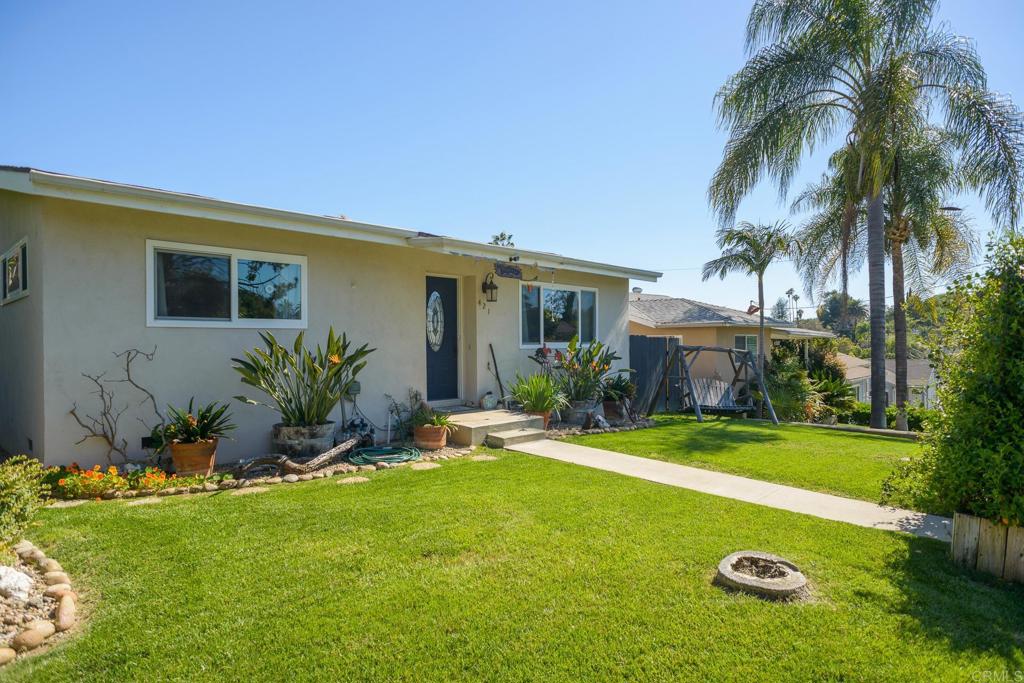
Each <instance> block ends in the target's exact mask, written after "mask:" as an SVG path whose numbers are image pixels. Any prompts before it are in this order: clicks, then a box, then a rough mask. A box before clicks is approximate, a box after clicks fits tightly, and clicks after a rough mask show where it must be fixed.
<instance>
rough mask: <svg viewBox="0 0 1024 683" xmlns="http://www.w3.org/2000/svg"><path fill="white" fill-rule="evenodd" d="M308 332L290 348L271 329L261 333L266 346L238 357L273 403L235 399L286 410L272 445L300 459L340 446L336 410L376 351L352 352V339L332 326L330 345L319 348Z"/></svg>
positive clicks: (241, 369) (242, 370)
mask: <svg viewBox="0 0 1024 683" xmlns="http://www.w3.org/2000/svg"><path fill="white" fill-rule="evenodd" d="M303 334H304V333H303V332H300V333H299V334H298V336H297V337H296V338H295V343H294V344H293V345H292V348H291V349H290V350H289V349H288V348H286V347H284V346H282V345H281V344H280V343H278V341H277V339H275V338H274V335H272V334H271V333H270V332H260V338H261V339H262V340H263V343H264V345H265V346H266V348H265V349H264V348H259V347H257V348H255V349H253V350H252V351H246V352H245V359H241V358H232V360H233V361H234V362H235V365H234V366H233V367H234V369H235V370H236V371H237V372H238V373H239V374H240V375H241V376H242V383H243V384H248V385H249V386H251V387H255V388H256V389H259V390H260V391H262V392H263V393H265V394H266V395H267V396H269V397H270V399H271V401H272V404H267V403H262V402H260V401H254V400H252V399H249V398H246V397H245V396H236V397H235V398H236V399H238V400H239V401H242V402H243V403H247V404H250V405H261V406H265V407H268V408H271V409H273V410H276V411H277V412H278V413H280V415H281V422H279V423H278V424H276V425H274V429H273V436H272V439H271V443H272V445H273V448H274V451H275V452H276V453H281V454H283V455H287V456H289V457H294V458H311V457H314V456H317V455H319V454H321V453H323V452H324V451H327V450H330V449H331V447H333V446H334V422H333V421H331V420H330V419H329V418H330V415H331V412H332V411H333V410H334V408H335V407H336V406H337V405H338V403H339V402H340V401H341V399H342V398H343V397H345V396H348V395H349V390H350V389H351V387H352V384H353V382H355V378H356V375H358V374H359V372H360V371H361V370H362V369H363V368H364V367H366V361H365V360H364V359H365V358H366V356H368V355H369V354H370V353H373V351H375V349H371V348H368V347H367V345H366V344H363V345H362V346H360V347H359V348H357V349H354V350H352V351H350V350H349V349H350V347H351V343H350V342H349V340H348V338H347V337H346V336H345V335H344V334H342V335H341V337H337V336H335V334H334V328H333V327H332V328H331V330H330V332H329V333H328V334H327V346H326V347H325V348H321V347H320V346H319V345H317V347H316V351H315V352H313V351H310V350H309V349H307V348H305V347H304V346H303V345H302V341H303Z"/></svg>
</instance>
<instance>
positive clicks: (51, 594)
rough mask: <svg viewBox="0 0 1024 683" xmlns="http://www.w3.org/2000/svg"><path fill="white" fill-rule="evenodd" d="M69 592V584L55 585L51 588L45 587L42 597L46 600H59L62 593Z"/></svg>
mask: <svg viewBox="0 0 1024 683" xmlns="http://www.w3.org/2000/svg"><path fill="white" fill-rule="evenodd" d="M69 590H71V584H70V583H55V584H53V585H52V586H47V587H46V590H45V591H43V595H45V596H46V597H48V598H59V597H60V594H61V593H62V592H63V591H69Z"/></svg>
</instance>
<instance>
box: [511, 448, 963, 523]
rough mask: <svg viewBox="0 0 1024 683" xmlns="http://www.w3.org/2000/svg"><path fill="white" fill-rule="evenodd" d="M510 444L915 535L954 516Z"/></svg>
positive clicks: (633, 459) (585, 451)
mask: <svg viewBox="0 0 1024 683" xmlns="http://www.w3.org/2000/svg"><path fill="white" fill-rule="evenodd" d="M507 448H508V449H509V450H512V451H519V452H520V453H529V454H530V455H539V456H542V457H545V458H551V459H553V460H561V461H562V462H571V463H573V464H576V465H584V466H586V467H594V468H596V469H599V470H607V471H608V472H617V473H619V474H625V475H627V476H630V477H637V478H638V479H647V480H648V481H654V482H658V483H659V484H668V485H669V486H678V487H680V488H684V489H692V490H694V491H700V492H701V493H710V494H711V495H714V496H722V497H723V498H732V499H734V500H742V501H745V502H747V503H756V504H757V505H765V506H767V507H772V508H778V509H780V510H789V511H790V512H799V513H802V514H805V515H813V516H815V517H821V518H823V519H831V520H835V521H837V522H847V523H849V524H856V525H858V526H866V527H871V528H873V529H886V530H888V531H905V532H907V533H911V534H915V535H917V536H924V537H926V538H935V539H938V540H940V541H946V542H949V540H950V538H951V537H952V529H953V520H951V519H949V518H947V517H939V516H938V515H926V514H924V513H922V512H912V511H910V510H900V509H897V508H888V507H882V506H881V505H875V504H874V503H869V502H867V501H863V500H854V499H852V498H842V497H840V496H830V495H828V494H827V493H815V492H814V491H807V490H805V489H798V488H794V487H792V486H783V485H781V484H772V483H769V482H766V481H759V480H757V479H747V478H746V477H737V476H736V475H733V474H723V473H722V472H712V471H710V470H702V469H698V468H696V467H687V466H686V465H676V464H674V463H670V462H662V461H661V460H651V459H650V458H639V457H637V456H635V455H626V454H624V453H613V452H612V451H605V450H602V449H599V448H590V447H589V446H578V445H576V444H571V443H565V442H563V441H551V440H549V439H544V440H541V441H529V442H526V443H520V444H515V445H512V446H507Z"/></svg>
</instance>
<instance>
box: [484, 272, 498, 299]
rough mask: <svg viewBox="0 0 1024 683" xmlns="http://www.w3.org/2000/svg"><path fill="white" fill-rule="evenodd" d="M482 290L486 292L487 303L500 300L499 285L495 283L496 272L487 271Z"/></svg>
mask: <svg viewBox="0 0 1024 683" xmlns="http://www.w3.org/2000/svg"><path fill="white" fill-rule="evenodd" d="M480 290H481V291H482V292H483V293H484V296H485V297H486V299H487V303H494V302H495V301H497V300H498V285H496V284H494V273H487V275H486V276H484V283H483V284H482V285H480Z"/></svg>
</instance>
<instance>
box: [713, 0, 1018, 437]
mask: <svg viewBox="0 0 1024 683" xmlns="http://www.w3.org/2000/svg"><path fill="white" fill-rule="evenodd" d="M936 2H937V0H755V2H754V4H753V8H752V9H751V12H750V16H749V19H748V22H747V35H746V45H747V50H748V53H749V54H750V58H749V59H748V61H747V63H746V65H745V66H744V67H743V68H742V69H741V70H740V71H739V72H737V73H736V74H734V75H733V76H732V77H730V78H729V80H728V81H727V82H726V84H725V85H724V86H723V87H722V89H721V90H720V91H719V92H718V95H717V96H716V106H717V109H718V115H719V121H720V123H721V124H722V125H723V126H724V127H726V128H728V129H729V131H730V136H729V141H728V143H727V144H726V148H725V153H724V156H723V159H722V162H721V164H720V165H719V167H718V169H717V171H716V172H715V175H714V177H713V178H712V181H711V185H710V188H709V190H708V196H709V199H710V202H711V205H712V207H713V208H714V209H715V210H716V212H717V213H718V214H719V218H720V220H721V221H722V223H723V224H729V223H731V222H732V220H733V218H734V216H735V214H736V211H737V209H738V207H739V203H740V201H741V200H742V199H743V197H744V196H746V195H747V194H748V193H749V192H750V191H751V189H753V187H754V186H755V185H757V183H758V182H759V181H760V180H761V179H762V177H763V176H765V175H767V176H768V177H770V178H772V179H774V180H775V181H776V183H777V185H778V186H779V190H780V192H781V193H783V194H785V193H786V192H787V190H788V187H789V185H790V183H791V181H792V179H793V177H794V175H795V173H796V171H797V170H798V168H799V166H800V163H801V162H802V160H803V158H804V156H805V153H807V152H810V151H812V150H813V149H814V148H815V147H816V146H817V145H819V144H822V143H829V142H831V141H833V140H837V139H838V140H842V141H843V142H842V144H843V145H845V146H846V147H847V148H848V150H849V151H850V155H849V158H850V159H851V163H850V164H848V165H847V166H846V167H844V169H843V170H844V174H843V177H844V188H845V191H846V194H847V198H848V200H849V202H850V206H852V207H855V206H857V205H858V204H859V203H861V202H864V203H866V206H867V223H866V227H867V262H868V275H869V295H870V297H869V299H870V301H869V309H870V319H871V348H872V353H871V389H872V392H871V393H872V401H871V403H872V405H871V425H872V426H873V427H884V426H885V401H884V396H885V357H884V356H885V279H884V278H885V210H884V206H883V190H884V188H885V187H886V186H887V185H888V184H889V183H890V182H891V180H892V172H893V167H894V158H893V154H892V146H891V145H889V144H887V143H888V141H889V139H890V137H891V134H892V131H893V130H894V129H895V128H898V127H901V126H903V127H909V126H910V123H911V122H912V121H914V120H915V119H926V118H927V117H928V115H929V112H930V110H931V108H932V107H934V108H936V109H938V110H940V111H941V112H942V113H943V114H944V117H945V126H946V128H947V129H948V130H950V131H951V132H953V133H954V134H955V135H957V136H958V137H959V139H960V140H961V143H962V149H961V154H962V163H963V170H964V173H965V177H967V178H969V179H971V180H972V181H974V182H975V183H977V184H983V185H984V186H985V190H984V193H983V194H984V197H985V201H986V203H987V205H988V207H989V209H990V210H991V211H992V212H993V213H994V214H995V215H996V216H997V217H998V220H999V221H1001V222H1003V223H1005V224H1007V225H1010V226H1015V225H1016V223H1017V220H1018V218H1019V215H1020V212H1021V208H1022V196H1021V185H1022V180H1021V175H1022V167H1024V134H1022V125H1021V114H1020V112H1019V111H1018V110H1017V109H1016V107H1014V106H1013V103H1012V102H1010V101H1009V100H1007V99H1004V98H1002V97H1000V96H997V95H995V94H994V93H991V92H989V91H988V89H987V84H986V79H985V71H984V69H983V68H982V66H981V63H980V61H979V60H978V56H977V53H976V51H975V49H974V46H973V44H972V43H970V42H969V41H967V40H964V39H962V38H960V37H959V36H956V35H954V34H952V33H950V32H948V31H946V30H945V29H943V28H939V29H935V28H933V27H932V23H931V21H932V16H933V14H934V10H935V6H936ZM848 208H849V207H848Z"/></svg>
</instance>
